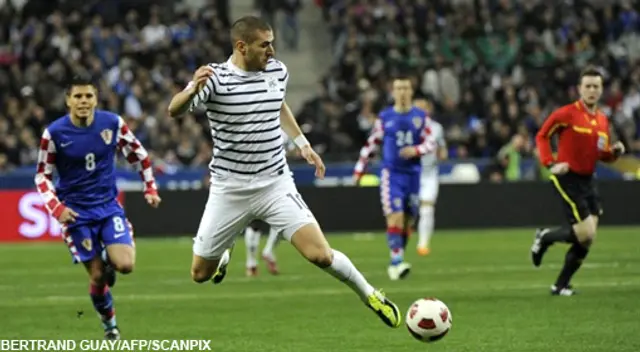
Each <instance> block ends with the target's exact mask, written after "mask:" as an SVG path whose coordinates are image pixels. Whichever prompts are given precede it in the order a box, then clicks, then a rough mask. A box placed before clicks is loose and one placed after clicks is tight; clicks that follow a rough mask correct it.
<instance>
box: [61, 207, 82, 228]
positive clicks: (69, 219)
mask: <svg viewBox="0 0 640 352" xmlns="http://www.w3.org/2000/svg"><path fill="white" fill-rule="evenodd" d="M77 217H78V213H76V212H75V211H74V210H73V209H71V208H67V207H65V208H64V210H62V213H60V216H58V221H59V222H60V223H61V224H71V223H74V222H76V218H77Z"/></svg>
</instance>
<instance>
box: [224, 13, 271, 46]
mask: <svg viewBox="0 0 640 352" xmlns="http://www.w3.org/2000/svg"><path fill="white" fill-rule="evenodd" d="M271 30H272V28H271V25H269V23H267V21H265V20H263V19H261V18H260V17H256V16H244V17H240V18H239V19H238V20H237V21H235V22H233V25H232V26H231V40H232V41H233V42H234V43H235V42H237V41H243V42H245V43H251V42H253V41H254V40H255V38H256V32H258V31H271Z"/></svg>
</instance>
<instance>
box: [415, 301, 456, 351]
mask: <svg viewBox="0 0 640 352" xmlns="http://www.w3.org/2000/svg"><path fill="white" fill-rule="evenodd" d="M405 321H406V324H407V329H409V332H410V333H411V336H413V337H415V338H416V339H417V340H419V341H422V342H434V341H438V340H440V339H442V338H443V337H444V336H445V335H446V334H447V333H448V332H449V330H450V329H451V322H452V320H451V311H449V308H448V307H447V305H446V304H444V303H443V302H442V301H440V300H438V299H436V298H421V299H419V300H417V301H415V302H413V304H412V305H411V307H409V311H408V312H407V318H406V319H405Z"/></svg>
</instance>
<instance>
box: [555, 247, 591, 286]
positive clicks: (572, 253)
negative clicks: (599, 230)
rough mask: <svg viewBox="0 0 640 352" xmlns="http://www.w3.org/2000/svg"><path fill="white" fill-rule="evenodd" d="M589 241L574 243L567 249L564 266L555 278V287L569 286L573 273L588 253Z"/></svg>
mask: <svg viewBox="0 0 640 352" xmlns="http://www.w3.org/2000/svg"><path fill="white" fill-rule="evenodd" d="M590 245H591V243H590V242H587V243H574V244H573V245H572V246H571V248H569V251H567V255H566V256H565V260H564V266H563V267H562V270H561V271H560V275H559V276H558V279H557V280H556V284H555V285H556V287H558V288H566V287H568V286H569V283H570V282H571V278H572V277H573V275H575V273H576V272H577V271H578V269H580V266H581V265H582V262H583V261H584V259H585V258H586V257H587V254H589V247H590Z"/></svg>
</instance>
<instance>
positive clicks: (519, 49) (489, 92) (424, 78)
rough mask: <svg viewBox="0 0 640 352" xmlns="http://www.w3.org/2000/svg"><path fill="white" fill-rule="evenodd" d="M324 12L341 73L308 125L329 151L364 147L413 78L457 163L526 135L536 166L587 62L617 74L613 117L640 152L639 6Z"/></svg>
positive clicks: (312, 107)
mask: <svg viewBox="0 0 640 352" xmlns="http://www.w3.org/2000/svg"><path fill="white" fill-rule="evenodd" d="M319 3H321V4H322V6H323V8H324V12H325V15H326V19H327V23H328V26H329V28H330V30H331V32H332V37H333V46H334V47H333V54H334V59H335V65H334V67H333V68H332V69H331V70H330V71H329V72H328V73H327V74H326V75H325V77H324V80H323V82H322V88H323V89H322V91H321V93H320V94H319V95H318V96H317V97H316V98H314V99H313V100H311V101H308V102H307V103H306V105H305V108H304V109H303V112H302V113H301V114H299V117H300V118H301V119H303V120H304V121H305V123H306V124H307V128H308V129H309V130H310V131H312V132H311V135H312V137H313V138H312V139H313V141H314V142H315V143H316V144H323V145H325V147H326V149H327V151H332V152H343V153H344V152H350V151H355V150H357V149H358V148H359V147H360V146H361V145H362V144H363V143H364V140H365V138H366V135H367V133H368V131H369V129H370V127H371V125H372V121H373V120H374V119H375V116H376V111H377V110H378V109H379V108H380V106H382V105H383V104H386V103H388V102H389V96H388V94H387V92H388V85H387V84H388V79H389V78H390V77H392V76H393V74H395V73H396V72H398V71H403V72H410V73H412V74H413V76H414V79H415V84H416V86H417V87H418V89H417V92H418V94H420V95H422V96H424V97H427V98H429V100H430V101H431V102H432V103H433V106H434V108H433V116H435V118H436V119H437V120H439V121H440V122H441V123H443V124H444V125H445V126H446V128H447V131H448V132H447V137H448V140H449V143H450V146H451V150H450V155H451V156H452V157H458V158H462V157H491V156H495V155H496V154H497V153H498V152H499V150H500V149H502V148H503V147H504V146H505V145H509V144H510V143H511V140H512V136H513V135H515V134H521V135H522V136H523V137H526V138H525V143H523V144H522V152H521V154H523V155H525V156H526V155H531V151H532V139H531V137H532V135H533V134H534V133H535V132H536V131H537V129H538V126H540V124H541V122H542V121H543V120H544V118H545V117H546V115H547V114H548V113H549V112H550V111H551V110H552V109H553V108H554V107H556V106H558V105H562V104H565V103H567V102H569V101H571V99H575V98H576V91H575V89H574V87H573V84H574V83H575V81H576V76H577V73H578V72H579V70H580V68H581V67H583V66H584V65H585V64H587V63H593V64H597V65H599V66H601V67H602V69H603V70H604V71H605V72H606V75H607V77H608V81H609V84H608V88H607V93H606V99H605V109H606V110H607V113H608V114H609V115H610V116H612V118H613V119H614V120H615V121H616V122H617V123H618V124H619V125H620V126H621V127H623V128H624V130H625V133H626V134H627V135H628V137H630V138H631V139H632V143H631V144H632V147H633V149H634V150H635V151H636V152H638V151H639V150H640V142H639V141H638V137H639V131H640V124H638V122H639V121H640V120H639V117H640V116H639V114H638V112H639V110H638V108H639V107H640V93H639V92H638V88H639V87H640V85H639V84H640V66H639V65H638V59H639V58H640V36H639V35H638V29H639V26H640V17H639V16H638V12H637V11H638V6H639V5H638V2H634V5H633V6H635V7H633V6H631V2H629V1H623V2H621V5H620V6H617V5H614V2H603V1H580V0H575V1H543V0H524V1H510V0H475V1H474V0H455V1H454V0H429V1H425V0H415V1H409V0H397V1H382V0H380V1H378V0H372V1H365V0H355V1H345V0H333V1H331V0H324V1H320V2H319ZM592 3H593V5H592ZM603 4H604V5H606V6H604V7H603ZM516 144H519V143H516Z"/></svg>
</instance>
